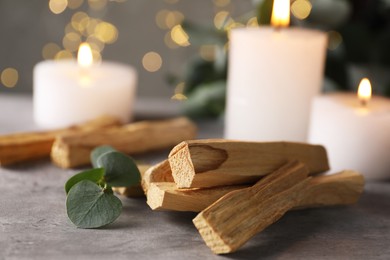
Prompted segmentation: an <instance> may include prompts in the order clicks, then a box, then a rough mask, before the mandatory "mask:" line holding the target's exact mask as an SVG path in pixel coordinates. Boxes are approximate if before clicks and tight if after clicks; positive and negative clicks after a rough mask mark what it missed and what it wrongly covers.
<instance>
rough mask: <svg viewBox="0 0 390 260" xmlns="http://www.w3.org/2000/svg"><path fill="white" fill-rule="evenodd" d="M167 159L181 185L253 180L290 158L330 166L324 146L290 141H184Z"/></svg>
mask: <svg viewBox="0 0 390 260" xmlns="http://www.w3.org/2000/svg"><path fill="white" fill-rule="evenodd" d="M168 159H169V163H170V165H171V169H172V175H173V178H174V180H175V183H176V185H177V186H178V187H179V188H191V187H193V188H201V187H214V186H223V185H232V184H242V183H253V182H255V181H257V180H258V179H259V177H260V176H263V175H267V174H269V173H271V172H273V171H275V170H276V169H278V168H279V167H281V166H282V165H283V164H285V163H286V162H287V161H289V160H299V161H301V162H302V163H304V164H306V165H307V167H308V168H309V172H310V173H319V172H323V171H326V170H328V169H329V165H328V158H327V154H326V150H325V148H324V147H322V146H319V145H309V144H302V143H289V142H270V143H259V142H239V141H229V140H223V139H209V140H193V141H185V142H182V143H180V144H178V145H177V146H176V147H174V148H173V149H172V151H171V153H170V154H169V158H168Z"/></svg>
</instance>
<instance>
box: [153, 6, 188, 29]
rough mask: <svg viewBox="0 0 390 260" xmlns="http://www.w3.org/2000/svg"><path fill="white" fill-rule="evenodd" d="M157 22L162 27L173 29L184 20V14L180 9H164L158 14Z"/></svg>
mask: <svg viewBox="0 0 390 260" xmlns="http://www.w3.org/2000/svg"><path fill="white" fill-rule="evenodd" d="M155 20H156V24H157V26H158V27H159V28H161V29H171V28H172V27H173V26H175V25H177V24H180V23H181V22H182V21H183V20H184V15H183V14H182V13H181V12H179V11H169V10H166V9H162V10H160V11H158V12H157V14H156V18H155Z"/></svg>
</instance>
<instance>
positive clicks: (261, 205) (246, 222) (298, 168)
mask: <svg viewBox="0 0 390 260" xmlns="http://www.w3.org/2000/svg"><path fill="white" fill-rule="evenodd" d="M308 173H309V172H308V170H307V168H306V167H305V165H304V164H302V163H299V162H292V163H288V164H286V165H284V166H283V167H281V168H280V169H278V170H277V171H275V172H273V173H271V174H269V175H267V176H266V177H264V178H262V179H261V180H260V181H258V182H257V183H256V184H255V185H254V186H252V187H249V188H245V189H241V190H236V191H232V192H230V193H228V194H226V195H225V196H223V197H222V198H220V199H219V200H217V201H216V202H215V203H213V204H211V205H210V206H209V207H207V208H206V209H205V210H203V211H202V212H200V213H199V214H198V215H197V216H196V217H195V218H194V219H193V223H194V224H195V226H196V228H197V229H198V231H199V233H200V235H201V236H202V238H203V240H204V241H205V243H206V244H207V246H208V247H209V248H210V249H211V250H212V251H213V252H214V253H215V254H226V253H231V252H234V251H236V250H237V249H238V248H240V247H241V246H242V245H243V244H245V243H246V242H247V241H248V240H249V239H250V238H251V237H253V236H254V235H256V234H257V233H258V232H260V231H262V230H263V229H265V228H266V227H268V226H269V225H271V224H272V223H274V222H275V221H277V220H278V219H280V218H281V217H282V216H283V215H284V214H285V212H287V211H288V210H290V209H291V208H293V207H294V206H296V205H298V204H299V201H300V200H301V196H300V195H301V192H302V191H304V190H305V189H306V187H307V185H308V182H309V181H310V178H308V177H307V175H308Z"/></svg>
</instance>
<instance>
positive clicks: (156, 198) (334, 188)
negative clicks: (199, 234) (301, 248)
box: [147, 170, 364, 212]
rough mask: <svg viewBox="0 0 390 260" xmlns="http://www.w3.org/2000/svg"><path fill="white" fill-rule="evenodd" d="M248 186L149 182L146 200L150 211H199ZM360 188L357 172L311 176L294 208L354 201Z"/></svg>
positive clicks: (362, 184) (347, 171)
mask: <svg viewBox="0 0 390 260" xmlns="http://www.w3.org/2000/svg"><path fill="white" fill-rule="evenodd" d="M246 187H248V186H247V185H232V186H221V187H213V188H189V189H178V188H177V187H176V185H175V183H173V182H155V183H151V185H150V188H149V190H148V192H147V203H148V205H149V206H150V208H151V209H153V210H173V211H193V212H200V211H202V210H204V209H205V208H207V207H208V206H210V205H211V204H212V203H214V202H215V201H217V200H218V199H219V198H221V197H222V196H224V195H225V194H227V193H229V192H231V191H234V190H238V189H243V188H246ZM363 188H364V178H363V176H362V175H361V174H359V173H358V172H354V171H350V170H346V171H342V172H339V173H335V174H332V175H324V176H316V177H313V178H312V179H311V180H310V182H309V184H308V187H307V190H306V192H305V194H304V196H302V201H301V202H300V204H299V205H298V206H296V207H294V209H301V208H314V207H325V206H340V205H349V204H354V203H356V202H357V200H358V199H359V197H360V195H361V193H362V191H363Z"/></svg>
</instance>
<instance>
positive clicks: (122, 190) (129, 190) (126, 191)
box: [112, 164, 150, 198]
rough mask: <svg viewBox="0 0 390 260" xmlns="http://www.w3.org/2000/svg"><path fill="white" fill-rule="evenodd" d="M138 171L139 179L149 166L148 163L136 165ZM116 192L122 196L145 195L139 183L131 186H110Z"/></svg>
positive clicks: (135, 196)
mask: <svg viewBox="0 0 390 260" xmlns="http://www.w3.org/2000/svg"><path fill="white" fill-rule="evenodd" d="M137 166H138V169H139V172H140V173H141V180H142V179H143V176H144V175H145V172H146V171H147V170H148V169H149V168H150V165H148V164H140V165H137ZM112 189H113V190H114V191H115V192H116V193H118V194H119V195H122V196H126V197H128V198H140V197H145V193H144V191H143V189H142V186H141V183H140V184H139V185H135V186H131V187H113V188H112Z"/></svg>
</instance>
